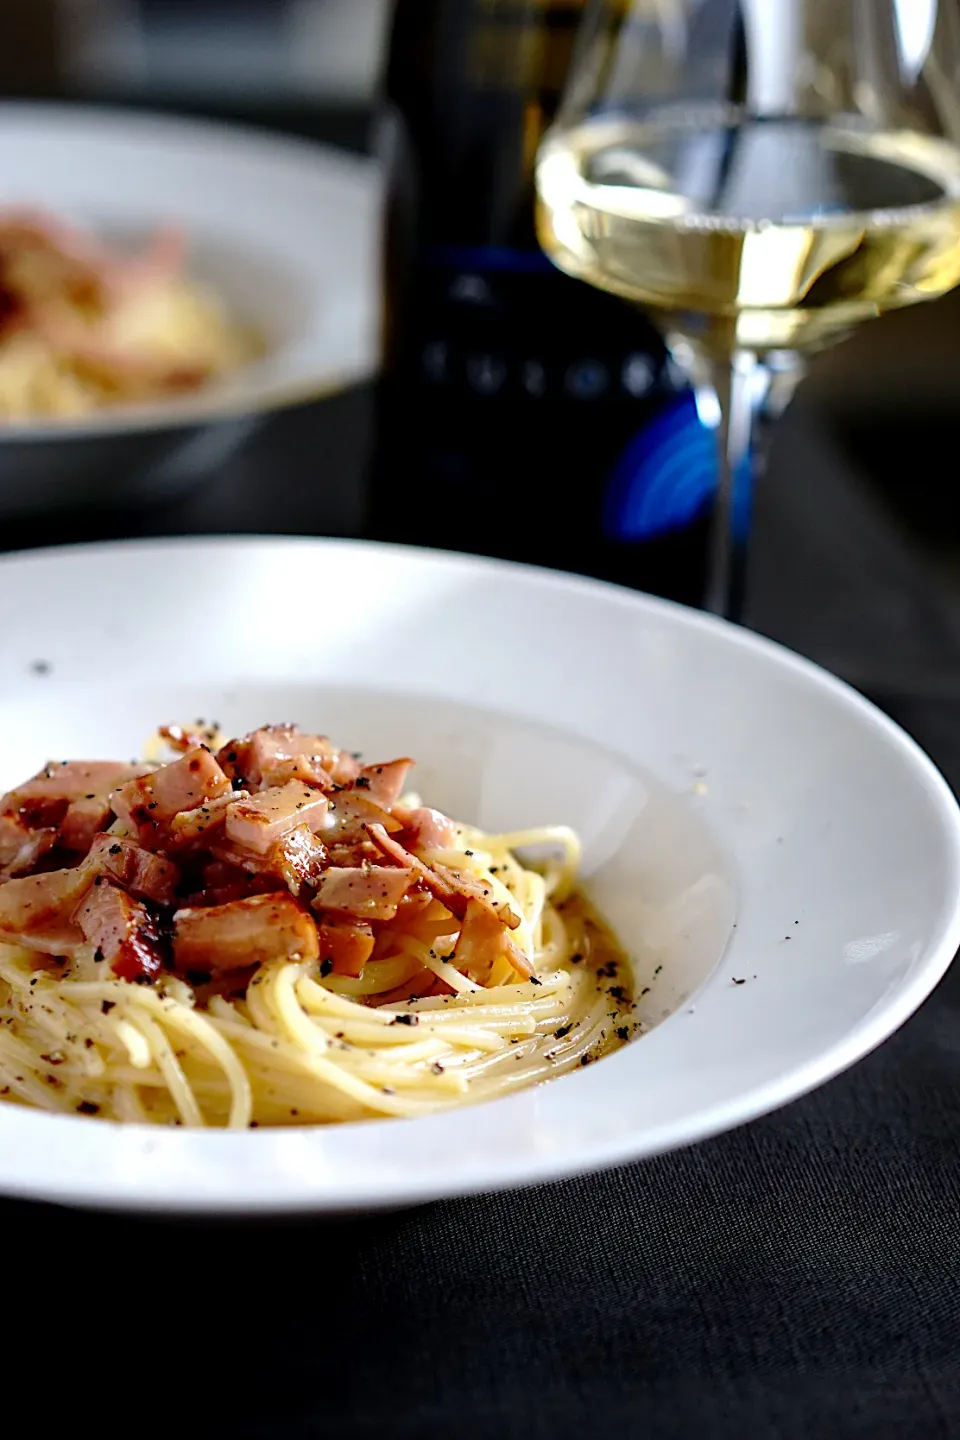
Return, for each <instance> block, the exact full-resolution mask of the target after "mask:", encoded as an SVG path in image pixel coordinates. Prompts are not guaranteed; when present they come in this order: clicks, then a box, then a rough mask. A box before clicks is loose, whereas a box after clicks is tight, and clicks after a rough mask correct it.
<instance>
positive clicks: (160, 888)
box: [83, 835, 180, 905]
mask: <svg viewBox="0 0 960 1440" xmlns="http://www.w3.org/2000/svg"><path fill="white" fill-rule="evenodd" d="M83 868H84V869H85V870H87V871H89V872H90V873H92V874H94V875H96V874H101V875H111V876H112V877H113V878H114V879H115V880H118V881H119V882H120V884H121V885H122V886H123V887H124V889H125V890H129V891H130V893H131V894H132V895H137V896H140V897H141V898H143V899H146V900H154V901H156V903H157V904H158V905H167V904H169V903H170V902H171V901H172V900H173V896H174V892H175V890H176V887H177V885H178V883H179V880H180V871H179V870H178V868H177V866H176V865H174V864H173V862H172V861H171V860H165V859H164V858H163V856H162V855H154V854H153V853H152V852H151V851H149V850H145V849H144V848H143V846H142V845H137V844H136V843H135V842H134V841H133V840H127V839H125V838H124V837H123V836H121V835H98V836H97V837H96V839H95V840H94V842H93V845H92V847H91V849H90V853H89V855H88V856H87V858H86V859H85V860H84V862H83Z"/></svg>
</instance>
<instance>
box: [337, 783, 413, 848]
mask: <svg viewBox="0 0 960 1440" xmlns="http://www.w3.org/2000/svg"><path fill="white" fill-rule="evenodd" d="M330 822H331V823H330V839H331V840H339V839H341V838H342V837H346V836H348V835H351V834H353V833H354V832H357V831H359V832H360V833H361V834H362V832H363V831H364V830H365V829H366V828H367V827H368V826H369V825H380V826H382V827H383V829H384V830H385V831H386V832H387V834H388V835H392V834H393V833H394V832H395V831H397V830H399V829H400V823H399V821H397V820H394V818H393V816H392V815H391V814H389V812H388V811H386V810H384V809H383V807H382V806H380V805H377V804H376V803H375V802H374V801H373V800H368V799H367V798H366V796H364V795H363V794H361V793H360V791H359V790H344V791H341V792H340V793H339V794H337V795H334V796H333V798H332V799H331V800H330Z"/></svg>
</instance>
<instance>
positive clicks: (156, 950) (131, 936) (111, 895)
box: [74, 876, 162, 980]
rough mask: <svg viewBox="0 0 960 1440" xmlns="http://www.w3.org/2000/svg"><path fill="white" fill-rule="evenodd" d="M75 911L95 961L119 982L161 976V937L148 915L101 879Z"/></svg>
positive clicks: (115, 886)
mask: <svg viewBox="0 0 960 1440" xmlns="http://www.w3.org/2000/svg"><path fill="white" fill-rule="evenodd" d="M98 878H99V879H100V882H101V883H99V884H98V883H96V882H94V884H93V885H92V886H91V888H90V889H89V890H88V891H87V894H86V896H85V897H84V899H83V900H82V901H81V903H80V905H79V906H78V907H77V911H76V915H75V917H74V918H75V920H76V922H77V924H78V925H79V926H80V929H81V930H82V931H83V935H84V939H85V940H86V941H87V942H88V944H90V945H93V946H95V947H96V949H95V952H94V953H95V955H96V957H97V958H98V959H101V960H106V961H108V962H109V965H110V968H111V969H112V971H113V973H114V974H115V975H116V976H118V978H119V979H121V980H153V979H155V978H156V976H157V975H159V973H160V969H161V965H162V959H161V954H160V937H159V934H158V932H157V926H156V922H155V921H154V918H153V916H152V915H151V914H150V911H149V910H148V909H147V908H146V906H145V905H143V904H142V903H141V902H140V901H139V900H132V899H131V898H130V896H129V895H128V894H127V893H126V891H124V890H121V889H120V886H119V885H114V884H112V883H111V882H110V881H109V880H106V879H104V878H103V877H102V876H101V877H98Z"/></svg>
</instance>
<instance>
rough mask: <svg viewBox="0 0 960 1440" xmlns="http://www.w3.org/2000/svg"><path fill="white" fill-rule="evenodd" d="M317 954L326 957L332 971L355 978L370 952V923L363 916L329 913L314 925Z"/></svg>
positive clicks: (357, 976) (371, 941)
mask: <svg viewBox="0 0 960 1440" xmlns="http://www.w3.org/2000/svg"><path fill="white" fill-rule="evenodd" d="M317 933H318V934H319V936H320V958H321V960H328V961H329V962H330V967H331V969H332V973H333V974H334V975H352V976H353V977H354V979H358V978H359V977H360V976H361V975H362V974H363V967H364V966H365V965H366V963H367V961H368V960H369V959H370V956H371V955H372V954H373V946H374V935H373V926H372V925H370V924H368V923H367V922H366V921H365V920H352V921H351V920H340V919H335V918H333V917H332V916H328V917H327V918H326V919H325V920H324V921H323V922H322V923H321V924H320V925H318V926H317Z"/></svg>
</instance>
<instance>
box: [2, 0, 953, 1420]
mask: <svg viewBox="0 0 960 1440" xmlns="http://www.w3.org/2000/svg"><path fill="white" fill-rule="evenodd" d="M384 9H385V7H384V5H383V4H381V3H380V0H303V3H300V4H292V3H291V4H287V5H284V4H281V3H279V0H278V3H273V4H271V3H267V0H256V3H255V0H220V3H216V4H215V3H212V0H210V3H203V0H149V3H148V0H141V3H140V4H137V3H135V0H63V3H61V4H59V5H55V4H53V3H52V0H2V3H0V90H2V91H4V92H6V93H7V94H8V95H14V94H16V95H35V96H64V97H69V98H76V97H81V98H89V99H91V100H97V101H100V102H104V101H106V102H108V103H114V102H122V103H136V104H149V105H154V106H169V107H171V108H175V109H180V110H184V111H193V112H196V113H205V112H211V111H212V112H215V113H220V114H225V115H234V116H237V117H238V118H243V119H246V120H252V121H255V122H259V123H263V124H269V125H274V126H278V127H280V128H289V129H292V130H296V131H299V132H301V133H306V134H310V135H314V136H316V137H318V138H322V139H325V140H328V141H330V142H332V143H335V144H341V145H345V146H349V147H352V148H355V149H361V150H362V149H363V148H364V147H365V146H366V145H367V143H368V140H369V114H370V111H369V106H370V99H371V94H372V89H373V86H374V84H375V78H376V72H377V63H378V61H377V46H378V35H379V33H380V31H379V24H380V21H381V20H382V16H383V13H384ZM311 36H312V37H313V38H312V41H311V40H310V37H311ZM308 41H309V43H308ZM958 321H960V299H958V298H957V297H956V296H954V297H950V298H948V299H947V300H945V301H943V302H941V303H940V304H937V305H932V306H928V307H921V308H918V309H917V310H915V311H911V312H904V313H902V314H900V315H897V316H892V317H889V318H887V319H884V320H882V321H880V322H877V323H875V324H873V325H871V326H869V327H865V328H864V329H863V330H862V331H861V332H860V334H858V335H857V336H856V337H855V338H854V339H853V340H852V341H850V342H849V343H848V344H846V345H844V346H841V347H839V348H838V349H836V350H835V351H834V352H832V353H831V354H829V355H827V356H825V357H823V358H822V359H821V360H819V361H818V362H817V363H816V365H815V366H814V369H813V371H812V373H811V376H810V379H809V381H808V382H807V383H806V384H805V385H804V387H803V388H802V390H801V392H800V395H799V396H798V399H797V402H796V404H795V406H794V407H793V409H792V410H791V411H790V412H789V414H788V416H787V418H786V419H785V420H784V421H783V423H782V425H781V427H780V429H779V432H778V435H777V439H776V444H775V450H774V456H773V460H772V464H771V468H770V472H769V475H768V477H767V481H766V484H765V486H764V489H763V491H762V494H761V496H760V502H759V515H758V522H757V529H756V535H755V544H754V561H753V588H752V596H753V598H752V607H751V616H752V620H753V623H754V624H755V625H756V626H757V627H758V628H761V629H763V630H765V631H767V632H768V633H771V634H774V635H776V636H778V637H780V638H782V639H785V640H786V641H787V642H788V643H790V644H792V645H794V646H796V648H798V649H800V650H802V651H805V652H806V653H808V654H811V655H813V656H814V657H815V658H817V659H819V660H821V661H823V662H824V663H826V664H827V665H828V666H830V667H831V668H833V669H835V670H838V671H839V672H840V673H842V674H844V675H846V676H848V677H849V678H851V679H853V680H854V681H855V682H856V683H858V684H860V685H861V686H862V687H864V688H866V689H867V690H868V691H869V692H870V693H872V694H874V695H876V696H877V697H878V698H879V700H880V701H881V703H883V704H884V705H885V706H886V707H887V708H888V709H889V710H891V712H892V713H893V714H894V715H895V716H896V717H897V718H899V719H900V720H901V721H902V722H903V723H904V724H905V725H906V726H907V728H909V729H911V730H912V731H913V732H914V733H915V734H916V735H917V736H918V738H919V739H920V740H921V741H922V742H923V743H924V744H925V745H927V746H928V747H929V748H930V750H931V751H932V753H933V754H934V756H935V758H936V759H937V760H938V761H939V763H940V764H941V765H942V766H943V767H944V769H945V771H946V773H947V775H948V777H949V778H950V779H951V780H952V781H953V783H954V784H955V785H958V784H960V738H958V736H960V728H958V722H960V666H958V663H957V662H958V659H960V578H958V565H957V558H958V537H960V528H958V510H957V507H958V501H957V483H956V470H957V445H956V440H957V419H956V417H957V410H958V406H957V400H958V396H960V324H958ZM371 416H372V389H371V387H358V388H357V389H355V390H354V391H352V392H349V393H347V394H344V395H341V396H338V397H335V398H333V399H331V400H327V401H324V402H323V403H322V404H320V405H316V406H308V407H305V408H303V409H301V410H297V411H294V412H290V413H288V414H285V415H279V416H276V417H274V418H273V419H272V420H270V421H269V423H268V424H267V426H266V427H265V428H264V429H263V430H262V431H261V432H260V433H259V434H258V435H257V436H256V437H255V438H254V439H253V441H251V443H250V444H249V446H248V447H247V449H246V450H245V451H244V452H243V453H242V454H241V455H240V456H239V457H237V458H236V459H235V460H233V461H232V462H231V463H230V465H229V466H228V467H226V468H225V469H224V470H222V471H221V472H219V473H217V474H215V475H213V476H211V477H210V480H209V482H208V483H207V484H206V485H205V486H203V487H201V488H200V489H199V490H197V491H196V492H195V493H194V494H193V495H192V496H190V497H189V498H187V499H186V500H184V501H180V502H178V503H177V504H175V505H169V506H166V507H152V508H151V509H149V510H141V511H138V512H136V513H132V512H126V513H121V512H114V513H113V514H111V515H98V516H94V515H88V516H86V517H84V518H83V519H78V518H77V517H66V516H62V517H47V518H46V519H45V520H44V523H43V524H42V525H40V524H39V523H37V522H35V521H34V522H17V523H16V524H13V523H12V522H8V523H6V524H5V525H3V526H2V528H0V548H3V549H10V548H15V547H18V546H25V545H33V544H38V543H41V542H49V541H50V540H52V539H71V538H76V539H79V538H87V536H92V535H110V534H117V535H123V534H136V533H182V532H185V531H219V530H224V529H229V530H234V531H258V530H264V529H269V530H273V531H281V532H282V531H288V532H296V533H317V534H355V533H357V531H358V528H359V526H360V523H361V513H362V510H361V502H362V493H363V485H364V480H365V465H366V460H367V444H368V436H369V432H370V420H371ZM321 455H322V457H323V459H322V461H321V460H320V459H319V458H318V457H319V456H321ZM268 494H269V500H268V498H267V497H268ZM0 623H2V621H0ZM958 1156H960V977H958V973H957V971H956V970H954V972H952V974H951V975H950V976H948V977H947V980H946V981H945V982H944V984H943V985H942V986H941V987H940V989H939V991H938V992H937V994H936V996H935V997H934V998H933V999H932V1001H931V1002H930V1003H928V1004H927V1005H926V1006H925V1007H924V1008H923V1010H922V1011H921V1013H920V1014H919V1015H918V1016H917V1017H915V1019H914V1020H912V1021H911V1022H910V1023H909V1024H908V1025H907V1026H906V1027H905V1028H904V1029H903V1031H902V1032H901V1033H900V1034H899V1035H897V1036H896V1037H895V1038H894V1039H893V1040H892V1041H891V1042H889V1044H887V1045H886V1046H884V1047H883V1049H882V1050H881V1051H880V1052H879V1053H878V1054H876V1055H874V1056H872V1057H870V1058H868V1059H867V1060H866V1061H865V1062H863V1063H862V1064H861V1065H859V1066H858V1067H857V1068H856V1069H855V1070H854V1071H853V1072H852V1073H851V1074H849V1075H847V1076H845V1077H842V1078H841V1079H839V1080H837V1081H835V1082H834V1083H833V1084H831V1085H830V1086H828V1087H826V1088H825V1089H824V1090H822V1091H820V1092H819V1093H817V1094H816V1095H814V1096H812V1097H810V1098H808V1099H806V1100H804V1101H802V1102H799V1103H797V1104H795V1105H792V1106H790V1107H788V1109H786V1110H785V1111H783V1112H781V1113H780V1114H779V1115H777V1116H774V1117H771V1118H769V1119H767V1120H764V1121H761V1122H758V1123H757V1124H754V1125H751V1126H749V1127H747V1128H745V1129H743V1130H741V1131H739V1132H737V1133H735V1134H733V1135H729V1136H725V1137H721V1138H719V1139H717V1140H714V1141H710V1142H708V1143H706V1144H703V1145H701V1146H698V1147H696V1148H694V1149H692V1150H688V1151H685V1152H683V1153H681V1154H678V1155H676V1156H668V1157H665V1158H663V1159H661V1160H658V1161H655V1162H651V1163H648V1164H644V1165H642V1166H635V1167H629V1168H628V1169H626V1170H622V1171H617V1172H613V1173H611V1174H609V1175H606V1176H603V1177H600V1178H597V1179H588V1180H584V1181H579V1182H573V1183H570V1184H565V1185H557V1186H553V1187H550V1188H548V1189H546V1190H536V1191H531V1192H526V1193H523V1194H520V1195H517V1194H514V1195H507V1196H500V1197H490V1198H479V1199H474V1200H469V1201H464V1202H460V1203H455V1204H445V1205H440V1206H434V1207H430V1208H428V1209H425V1210H418V1211H412V1212H408V1213H406V1214H400V1215H396V1216H387V1217H379V1218H374V1219H367V1220H360V1221H357V1222H351V1223H348V1224H342V1225H328V1224H317V1223H315V1222H310V1221H304V1222H293V1221H287V1222H284V1223H283V1224H282V1225H276V1224H275V1225H266V1226H237V1225H232V1224H231V1225H197V1226H188V1225H183V1224H176V1225H174V1224H167V1223H165V1222H163V1220H162V1219H158V1220H157V1221H150V1222H144V1221H130V1220H127V1219H123V1218H120V1217H112V1216H99V1217H98V1216H88V1215H82V1214H72V1213H66V1212H63V1213H61V1212H58V1211H56V1210H53V1209H46V1208H42V1207H33V1206H27V1205H17V1204H0V1226H2V1229H0V1235H2V1237H3V1239H2V1243H3V1254H4V1261H5V1264H4V1276H5V1279H6V1286H5V1301H4V1306H3V1314H4V1333H5V1339H4V1341H3V1351H2V1352H0V1353H5V1359H6V1362H7V1364H6V1366H5V1376H6V1380H7V1394H8V1397H9V1396H13V1397H14V1399H15V1401H16V1402H18V1403H20V1404H22V1405H25V1406H27V1407H29V1409H28V1411H27V1413H29V1414H30V1416H31V1420H30V1422H29V1423H30V1427H31V1431H32V1430H34V1429H39V1428H40V1425H41V1424H42V1425H43V1426H44V1428H45V1429H48V1430H49V1431H50V1432H51V1433H55V1432H58V1431H62V1430H65V1429H66V1427H67V1426H70V1427H76V1426H77V1425H79V1424H81V1423H89V1424H90V1425H91V1426H94V1427H96V1429H97V1430H98V1431H99V1432H100V1433H102V1434H105V1435H108V1436H112V1435H121V1434H123V1435H129V1434H135V1433H144V1434H147V1435H151V1434H155V1433H159V1432H160V1430H161V1427H163V1428H164V1429H166V1428H172V1427H173V1426H176V1427H177V1429H178V1430H179V1431H180V1432H181V1433H183V1434H184V1435H188V1436H190V1435H194V1434H201V1433H202V1434H208V1433H210V1434H214V1435H218V1436H219V1435H230V1436H250V1437H273V1436H284V1437H286V1436H304V1437H306V1436H318V1435H327V1434H329V1435H335V1436H350V1437H370V1440H374V1437H377V1440H379V1437H390V1440H393V1437H397V1440H407V1437H409V1440H419V1437H428V1440H432V1437H438V1440H439V1437H451V1440H453V1437H460V1436H463V1437H472V1436H487V1435H501V1436H508V1437H513V1436H518V1437H541V1436H543V1437H567V1436H571V1437H572V1436H581V1435H585V1434H592V1433H609V1434H612V1435H613V1434H616V1435H624V1436H627V1437H632V1436H635V1435H636V1436H641V1435H642V1436H651V1437H657V1440H660V1437H683V1440H685V1437H687V1436H705V1437H713V1436H718V1437H728V1436H729V1437H731V1440H733V1437H738V1440H739V1437H743V1440H752V1437H758V1440H767V1437H770V1440H794V1437H796V1440H806V1437H824V1440H834V1437H848V1436H849V1437H863V1440H870V1437H884V1436H895V1437H913V1436H917V1437H928V1436H929V1437H936V1440H952V1437H955V1436H957V1435H960V1221H958V1201H960V1160H958ZM10 1403H14V1402H13V1401H11V1402H10ZM0 1423H3V1422H0ZM16 1429H17V1426H16V1424H12V1425H11V1433H14V1431H15V1430H16Z"/></svg>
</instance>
